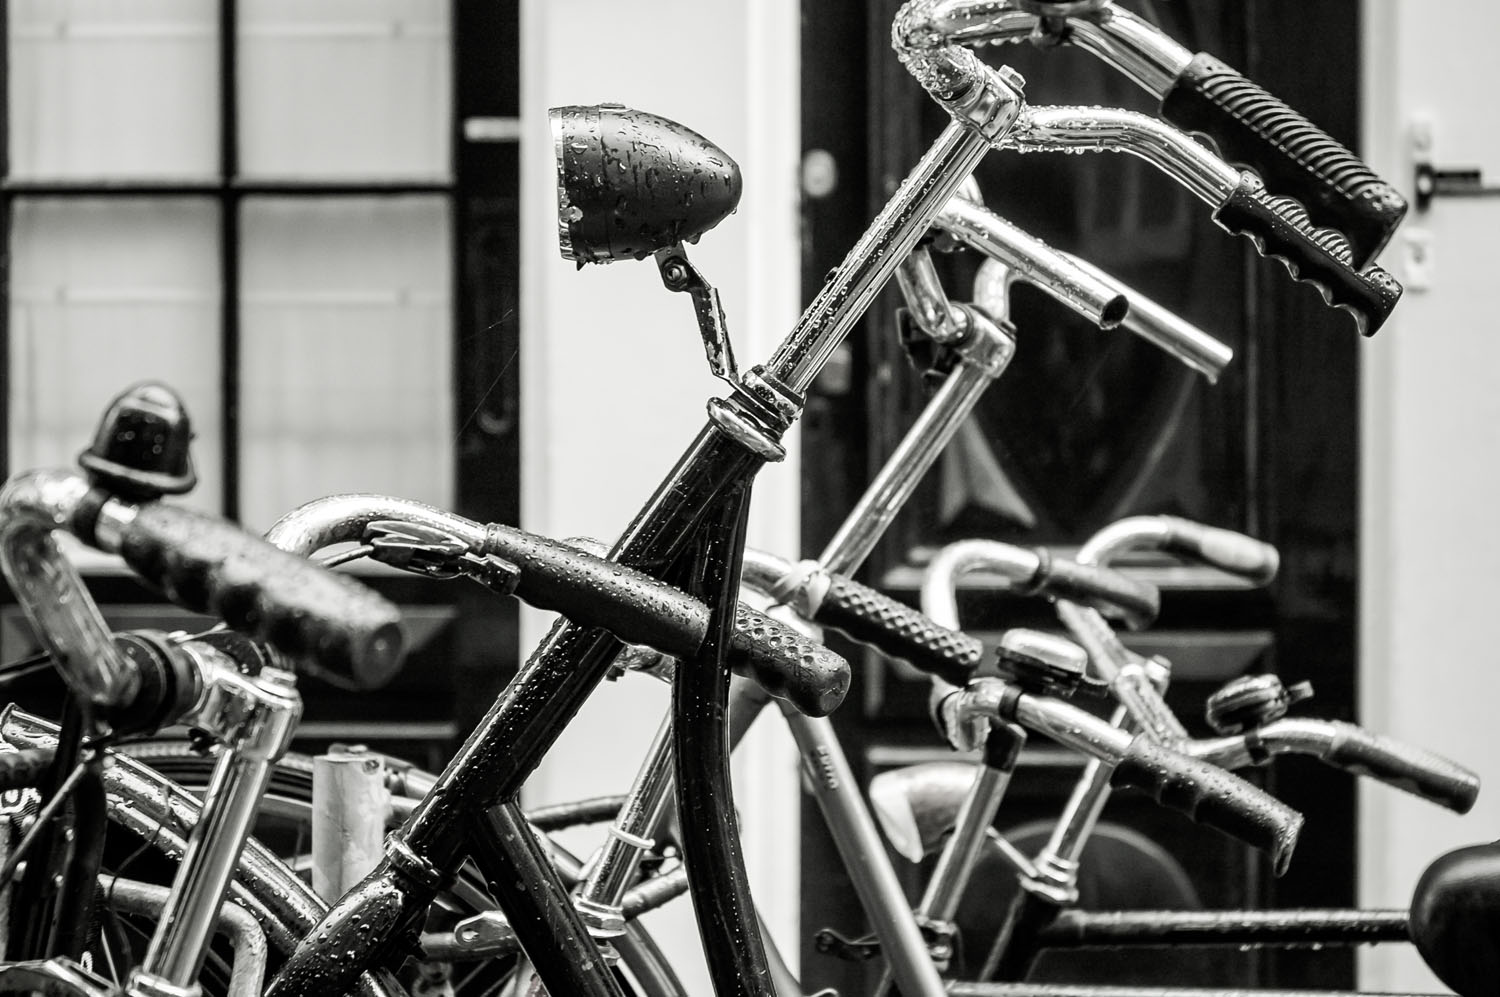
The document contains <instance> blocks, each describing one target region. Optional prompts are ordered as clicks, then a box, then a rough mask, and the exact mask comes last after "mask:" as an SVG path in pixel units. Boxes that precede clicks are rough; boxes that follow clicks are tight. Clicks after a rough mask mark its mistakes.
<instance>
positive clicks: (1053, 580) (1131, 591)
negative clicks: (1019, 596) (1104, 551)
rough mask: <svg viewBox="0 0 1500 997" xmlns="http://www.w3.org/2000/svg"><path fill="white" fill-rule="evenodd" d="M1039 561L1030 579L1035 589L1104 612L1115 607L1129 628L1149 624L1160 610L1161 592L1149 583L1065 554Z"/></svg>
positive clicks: (1046, 557)
mask: <svg viewBox="0 0 1500 997" xmlns="http://www.w3.org/2000/svg"><path fill="white" fill-rule="evenodd" d="M1042 553H1045V552H1042ZM1041 564H1042V567H1041V571H1040V572H1039V573H1038V575H1037V577H1036V578H1035V579H1034V580H1033V581H1032V587H1033V589H1034V590H1035V591H1038V592H1042V593H1045V594H1046V595H1050V596H1053V597H1054V598H1058V599H1071V600H1073V601H1074V602H1082V603H1087V604H1088V605H1091V606H1094V607H1095V608H1096V609H1099V610H1101V611H1104V612H1108V611H1110V610H1111V609H1114V610H1118V611H1119V612H1120V613H1122V614H1123V615H1124V619H1125V625H1126V626H1128V627H1129V628H1130V629H1132V630H1140V629H1142V628H1144V627H1148V626H1150V625H1151V623H1152V621H1154V620H1155V619H1156V614H1157V612H1158V611H1159V610H1160V609H1161V593H1160V592H1159V591H1158V590H1157V588H1156V586H1155V585H1152V584H1151V583H1150V582H1143V581H1141V580H1140V579H1138V578H1131V577H1129V576H1128V575H1123V574H1121V573H1120V572H1118V571H1112V570H1110V569H1109V568H1105V567H1101V566H1099V565H1096V564H1079V563H1078V562H1077V561H1070V560H1068V559H1067V558H1065V557H1049V556H1044V557H1042V559H1041Z"/></svg>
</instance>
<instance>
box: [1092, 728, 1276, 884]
mask: <svg viewBox="0 0 1500 997" xmlns="http://www.w3.org/2000/svg"><path fill="white" fill-rule="evenodd" d="M1110 782H1111V783H1112V784H1113V785H1115V786H1130V787H1133V788H1135V789H1140V790H1143V791H1145V792H1146V793H1147V794H1148V795H1149V796H1151V798H1152V799H1154V800H1156V801H1157V802H1158V803H1160V804H1161V805H1162V806H1164V807H1167V808H1168V809H1170V810H1176V811H1178V812H1180V813H1183V814H1186V815H1187V816H1188V817H1190V818H1192V819H1193V820H1195V821H1197V822H1198V823H1200V824H1206V825H1207V826H1209V827H1212V828H1216V829H1218V830H1220V831H1223V832H1224V833H1226V834H1229V835H1231V836H1233V837H1236V838H1238V839H1240V840H1241V841H1243V842H1245V843H1246V844H1248V845H1251V846H1252V847H1255V848H1258V849H1260V850H1261V851H1263V852H1265V853H1266V854H1268V855H1269V856H1270V857H1271V864H1272V868H1273V869H1274V870H1275V871H1276V875H1278V876H1279V875H1281V874H1282V873H1284V872H1285V871H1286V867H1287V863H1288V862H1290V861H1291V858H1292V849H1293V848H1295V847H1296V844H1297V835H1298V834H1299V833H1300V832H1301V830H1302V815H1301V814H1299V813H1297V811H1295V810H1293V809H1292V808H1291V807H1288V806H1287V805H1286V804H1285V803H1282V802H1281V801H1280V800H1278V799H1276V798H1275V797H1274V796H1271V795H1270V794H1269V793H1266V792H1265V791H1264V790H1261V789H1258V788H1256V787H1255V786H1252V785H1251V784H1250V783H1248V782H1246V781H1245V780H1244V779H1241V778H1240V777H1239V776H1237V775H1234V774H1233V773H1231V772H1226V771H1225V770H1224V769H1221V768H1219V767H1217V766H1215V765H1210V764H1209V763H1207V762H1204V761H1200V760H1199V759H1197V758H1190V757H1188V756H1187V755H1184V754H1182V753H1180V752H1177V751H1173V750H1172V749H1171V748H1168V747H1165V746H1163V745H1160V744H1157V743H1155V742H1154V741H1152V740H1150V739H1149V738H1148V737H1146V736H1145V735H1144V734H1141V735H1137V736H1136V737H1135V738H1133V739H1132V740H1131V742H1130V747H1129V748H1127V749H1126V751H1125V756H1124V757H1123V758H1121V759H1120V761H1119V763H1118V764H1117V765H1116V766H1115V769H1114V772H1113V773H1112V775H1111V776H1110Z"/></svg>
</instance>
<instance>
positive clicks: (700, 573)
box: [268, 77, 1020, 997]
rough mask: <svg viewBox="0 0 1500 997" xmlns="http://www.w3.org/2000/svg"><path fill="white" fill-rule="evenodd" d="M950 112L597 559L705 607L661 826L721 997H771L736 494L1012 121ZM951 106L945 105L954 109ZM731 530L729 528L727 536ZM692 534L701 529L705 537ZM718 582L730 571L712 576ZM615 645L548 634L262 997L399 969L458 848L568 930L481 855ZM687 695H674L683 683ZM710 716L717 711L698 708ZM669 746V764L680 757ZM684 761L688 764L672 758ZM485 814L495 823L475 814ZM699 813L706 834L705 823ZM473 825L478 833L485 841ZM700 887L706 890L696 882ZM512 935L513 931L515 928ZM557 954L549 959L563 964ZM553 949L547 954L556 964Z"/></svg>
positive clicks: (542, 891)
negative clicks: (755, 881) (737, 751)
mask: <svg viewBox="0 0 1500 997" xmlns="http://www.w3.org/2000/svg"><path fill="white" fill-rule="evenodd" d="M947 96H948V97H949V98H950V99H953V100H955V101H956V102H960V103H961V106H960V108H959V110H956V111H955V112H954V121H952V122H951V123H950V124H949V125H948V127H947V128H946V129H945V130H944V132H943V133H942V135H941V136H939V138H938V139H937V141H936V142H934V143H933V145H932V147H931V148H930V149H929V150H928V151H927V153H926V155H924V156H923V158H922V160H921V161H920V162H919V163H918V164H917V166H916V167H915V168H914V169H913V170H912V173H911V175H910V176H908V177H907V179H906V181H905V182H904V183H903V184H902V185H901V187H900V189H899V190H897V192H896V193H895V194H894V195H893V196H892V198H891V200H890V202H889V203H887V205H886V206H885V208H884V209H883V210H882V211H881V212H880V214H879V215H878V216H876V218H875V220H874V221H873V222H872V223H871V225H870V228H869V229H868V230H866V233H865V235H864V236H863V237H862V238H861V239H860V241H859V242H858V243H857V244H856V245H855V246H854V248H853V249H852V250H850V252H849V255H848V256H847V257H846V258H845V259H844V262H843V263H841V264H840V265H839V267H838V268H837V269H836V270H835V271H834V272H833V273H832V274H831V275H830V277H829V280H828V282H827V283H826V284H825V285H824V286H823V289H822V290H821V291H820V292H819V294H818V295H817V297H816V298H814V300H813V301H812V303H811V304H810V305H809V306H808V308H807V310H806V311H805V312H804V313H803V315H802V317H801V319H800V320H799V321H798V323H797V326H796V327H795V328H794V329H793V330H792V332H791V333H790V334H789V335H788V337H787V338H786V340H785V341H784V342H783V343H782V345H781V346H780V347H779V348H778V349H777V351H776V353H775V354H774V355H773V356H772V357H771V359H770V360H769V361H768V362H767V364H766V365H765V367H762V368H756V369H754V370H752V371H750V372H749V373H748V374H746V375H745V377H744V378H743V379H742V382H741V384H740V385H739V386H738V387H737V388H736V390H735V391H734V393H733V394H732V395H731V396H730V397H729V398H728V399H722V400H719V399H716V400H714V401H712V402H710V404H709V415H710V421H709V424H708V425H707V426H706V427H704V429H703V430H702V431H701V432H700V433H699V434H698V437H697V439H696V440H695V441H694V442H693V444H692V445H691V446H690V447H689V449H688V451H687V453H686V454H685V455H684V456H683V457H682V458H681V459H680V460H679V461H678V463H677V465H676V467H675V468H673V470H672V472H671V473H670V474H669V475H668V476H667V478H666V480H665V481H664V482H663V483H662V485H661V486H660V487H659V488H658V489H657V491H656V493H655V494H654V495H653V496H652V497H651V499H650V500H649V501H648V502H647V504H646V505H645V507H644V508H643V509H642V510H641V512H640V513H639V514H638V515H637V516H636V517H635V519H634V520H633V521H632V523H631V524H630V526H629V527H628V528H627V529H626V531H625V533H624V534H623V536H622V537H621V539H620V540H619V542H618V543H617V544H616V545H615V548H614V549H613V550H612V551H611V558H612V559H613V560H616V561H619V562H620V563H622V564H625V565H628V566H629V567H632V568H636V569H638V570H641V571H645V572H647V573H648V574H651V575H653V576H655V577H659V578H673V579H674V580H684V579H686V580H689V581H690V583H692V587H695V588H697V589H698V590H699V591H698V593H697V594H700V595H702V596H704V597H706V598H708V599H709V600H710V602H711V604H712V605H713V606H715V607H716V609H715V612H714V614H713V625H712V626H711V627H710V632H709V634H708V635H707V637H706V639H705V641H704V645H703V646H704V650H703V651H702V652H701V653H700V655H699V658H698V660H696V661H693V662H684V663H683V664H682V666H681V668H680V669H679V675H683V676H684V677H683V678H682V680H681V681H680V682H679V684H678V688H677V690H676V693H675V695H674V724H676V725H678V726H679V729H678V731H677V732H676V734H674V736H675V737H677V739H678V746H679V749H680V750H679V751H678V758H679V770H678V779H677V796H678V806H679V812H680V813H682V814H684V815H695V817H694V819H695V820H697V819H700V818H702V819H703V821H704V822H703V824H702V826H695V827H691V828H690V829H689V834H688V835H687V837H689V838H697V839H698V841H696V842H695V843H694V844H693V845H692V846H691V847H685V849H684V852H685V856H686V858H687V862H688V869H689V873H690V877H691V878H692V880H693V892H694V896H695V900H696V901H697V903H696V911H697V915H698V922H699V932H700V934H701V935H702V940H703V944H704V948H705V951H706V952H708V953H709V954H710V971H711V973H712V976H713V982H714V988H715V991H716V992H717V993H718V994H720V995H721V997H728V995H731V994H736V995H744V997H751V995H755V997H774V993H773V991H772V989H771V984H770V982H769V981H770V975H769V971H768V969H767V967H766V960H765V955H764V951H763V947H762V945H761V943H760V933H759V928H758V925H757V924H756V921H755V917H754V913H753V910H752V909H750V907H749V903H748V901H749V890H748V887H747V885H746V879H745V874H744V869H743V865H742V863H741V862H740V856H739V845H738V841H737V839H736V838H735V836H734V825H733V818H732V816H729V817H727V819H726V817H725V815H732V813H733V807H732V806H731V805H729V801H730V793H729V786H728V784H727V778H726V775H727V762H726V760H725V759H724V758H723V757H719V758H716V759H713V760H712V761H711V762H710V761H708V760H706V759H705V757H704V756H706V755H708V754H709V753H712V752H717V753H718V754H719V755H725V754H727V752H726V751H725V750H724V749H723V748H722V747H720V746H722V745H724V744H725V734H724V730H723V725H724V722H725V710H724V709H723V706H722V703H723V692H722V691H721V690H719V689H718V688H717V687H715V688H710V684H711V683H718V684H722V683H723V682H724V681H727V675H725V674H722V673H723V667H722V661H721V660H720V659H721V657H722V653H721V647H722V645H723V644H724V639H725V637H726V635H727V631H726V629H725V627H726V624H727V622H728V620H729V619H730V614H729V612H727V611H725V608H724V607H726V606H729V607H731V608H732V605H733V598H732V596H733V593H734V591H735V588H736V582H735V579H737V577H738V570H737V569H738V565H739V561H740V557H741V556H742V549H743V548H742V544H743V516H744V509H745V504H746V503H747V502H748V499H749V490H750V485H751V482H752V481H753V479H754V476H755V474H756V472H757V471H758V470H759V469H760V467H761V466H762V465H763V464H764V463H765V462H766V461H767V460H770V459H777V456H778V452H779V450H780V447H779V440H780V438H781V436H782V434H783V433H785V431H786V430H787V429H788V428H789V427H790V426H791V424H792V422H793V421H795V419H796V417H797V416H798V415H799V414H800V411H801V406H802V392H804V391H805V390H806V389H807V387H808V386H809V385H810V384H811V383H812V380H813V378H814V377H815V376H816V375H817V373H818V371H819V370H820V369H821V367H822V365H823V363H824V362H825V361H826V360H827V358H828V356H829V355H830V354H831V353H832V352H833V350H834V348H835V347H836V346H837V345H838V344H839V343H840V342H841V341H842V340H843V338H844V337H845V336H846V335H847V334H848V332H849V330H850V328H852V327H853V325H854V322H855V321H856V320H857V319H858V318H859V316H860V315H861V314H863V312H864V310H865V308H866V307H867V306H868V305H869V303H870V302H871V301H872V300H873V299H874V297H875V295H876V294H877V293H878V292H879V291H880V289H881V288H882V287H883V286H884V285H885V283H886V282H887V281H888V280H889V279H890V277H891V275H892V274H893V273H894V271H895V268H896V266H897V264H898V263H899V262H900V261H901V260H903V259H905V258H906V255H907V253H909V252H910V251H911V249H912V247H913V246H914V245H915V244H916V242H917V240H918V239H919V238H920V237H921V236H922V235H923V234H924V233H925V232H926V231H927V229H928V227H929V226H930V224H931V223H932V220H933V218H934V217H936V215H937V213H938V211H939V210H940V209H941V208H942V206H943V205H944V204H946V203H947V201H948V199H949V198H950V197H952V196H953V194H954V193H955V191H956V190H957V189H958V186H959V185H960V184H961V183H962V182H963V181H964V180H965V179H967V178H968V176H969V175H970V174H971V173H972V172H973V170H974V167H975V166H977V165H978V163H979V161H980V160H981V159H982V158H983V157H984V154H985V152H986V151H988V149H989V148H990V145H991V141H992V139H993V138H995V137H996V135H997V134H998V133H999V132H1001V131H1003V130H1004V129H1005V128H1007V127H1009V124H1010V123H1011V122H1012V121H1014V119H1015V116H1016V113H1017V112H1018V111H1019V108H1020V98H1019V95H1018V94H1016V93H1015V92H1014V91H1012V90H1010V89H1009V88H1008V87H1007V86H1006V85H1005V84H1004V83H1002V82H999V81H998V80H996V79H994V78H992V77H985V78H981V79H977V80H975V81H974V84H973V86H972V87H971V88H969V89H967V90H963V91H961V92H960V93H959V94H957V95H954V94H949V95H947ZM960 98H962V100H961V101H960V100H959V99H960ZM737 524H738V525H737ZM705 527H706V528H705ZM730 569H735V570H730ZM619 648H620V644H619V642H618V641H617V640H615V638H613V637H612V636H611V635H610V634H608V633H607V632H605V631H602V630H597V629H588V628H585V627H581V626H577V625H574V624H572V623H568V622H563V621H560V622H559V623H558V624H557V625H555V626H554V627H553V629H552V631H551V633H550V634H549V635H548V637H547V639H546V640H545V641H544V642H543V643H542V644H541V645H540V646H539V647H538V648H537V650H536V651H535V652H534V653H533V654H532V656H531V658H530V659H529V660H528V661H527V662H526V664H525V665H524V666H523V667H522V669H521V671H520V673H519V674H518V675H517V676H516V678H515V679H514V680H513V681H512V682H511V683H510V684H509V685H508V686H507V687H506V689H505V690H504V691H503V692H502V693H501V694H500V696H499V697H498V698H497V699H496V701H495V703H494V705H493V706H492V707H491V708H490V710H489V712H488V713H487V714H486V715H485V717H484V719H483V720H481V721H480V723H479V726H478V727H477V728H476V729H475V730H474V732H473V733H472V734H471V735H470V736H469V738H468V740H467V741H466V742H465V743H464V745H463V747H462V748H460V749H459V752H458V754H457V755H455V757H454V758H453V760H452V761H450V762H449V763H448V766H447V768H445V769H444V771H443V773H442V775H440V776H439V777H438V780H437V783H436V785H435V787H434V789H433V791H432V792H431V793H429V794H428V795H427V796H426V797H425V798H424V799H423V801H422V803H421V804H420V805H419V806H418V807H417V809H416V810H415V811H413V813H412V815H411V817H410V818H408V820H407V822H406V824H405V825H404V826H403V827H402V828H401V829H400V830H399V831H397V832H395V833H394V834H392V835H391V836H390V838H388V839H387V846H386V856H385V858H384V859H382V861H381V862H380V864H379V865H378V866H377V867H376V868H375V870H374V871H373V872H371V873H370V875H369V876H367V877H366V878H365V879H364V880H363V881H362V882H361V883H360V884H359V885H358V886H356V887H355V888H354V889H352V890H351V891H350V892H349V893H347V894H345V895H344V897H342V898H341V899H340V900H339V902H338V903H336V904H335V905H334V907H333V909H332V910H331V911H330V912H329V913H328V915H327V916H326V917H325V918H324V919H323V922H322V923H321V924H320V925H319V927H318V928H317V929H316V930H315V931H313V932H311V933H310V934H309V935H308V936H307V938H305V939H304V940H303V942H302V943H301V944H300V945H299V946H298V949H297V951H296V953H295V954H294V955H293V956H292V958H291V959H290V960H288V962H287V964H286V965H285V967H284V968H283V969H282V971H281V973H280V974H279V975H278V976H277V978H276V980H275V981H274V982H273V984H272V986H271V988H270V989H269V990H268V994H270V995H271V997H294V995H296V997H304V995H307V997H310V995H314V994H342V993H345V992H347V991H348V990H349V989H351V988H352V987H353V986H354V984H355V982H356V980H357V979H358V977H359V975H360V973H361V972H362V971H364V970H365V969H367V968H371V967H374V966H377V965H381V964H383V963H386V962H388V961H390V960H393V959H397V958H400V957H401V956H402V955H404V954H405V944H406V943H407V942H408V941H409V939H410V938H411V936H412V933H413V931H414V929H415V928H416V927H417V926H418V922H419V920H420V918H421V917H422V915H423V914H424V912H425V911H426V909H427V907H428V904H429V903H430V902H431V901H432V900H433V898H434V897H435V896H436V895H437V892H438V891H439V890H440V889H441V888H442V887H443V886H444V885H445V883H447V882H448V881H449V880H450V879H451V878H452V876H453V875H454V874H455V871H456V870H457V868H458V866H459V865H460V863H461V862H462V859H463V856H464V853H465V851H466V845H469V844H471V843H472V842H473V840H475V839H476V838H479V839H482V840H483V841H484V845H483V847H482V848H479V849H477V850H476V853H475V854H474V858H475V860H476V861H478V862H480V863H482V868H483V871H484V872H485V875H486V877H487V878H489V879H490V880H492V881H494V882H502V881H504V882H510V883H516V882H521V883H526V884H529V885H530V886H531V887H532V888H529V889H506V890H503V891H502V892H503V893H504V896H497V898H496V899H497V900H499V901H500V902H501V907H502V909H503V910H504V912H505V914H506V917H507V919H508V920H509V921H510V922H511V923H512V924H513V925H516V926H517V932H518V934H520V933H521V932H522V930H523V929H522V928H521V927H520V926H521V925H528V926H532V925H540V926H546V928H547V930H548V934H547V936H546V937H547V938H549V939H551V938H556V937H559V935H561V936H562V937H564V938H566V939H568V940H569V943H571V941H572V940H576V939H578V938H579V937H581V936H580V935H579V932H581V931H584V929H583V926H582V924H581V923H580V922H579V919H578V917H577V915H576V913H575V912H574V911H573V909H572V907H571V905H570V904H567V903H561V902H560V899H561V898H563V897H565V895H566V893H565V891H564V890H563V888H562V884H561V883H560V881H558V880H557V874H556V872H555V871H554V870H553V869H552V868H551V866H550V863H548V862H547V860H546V857H545V856H544V855H541V854H540V850H539V849H536V848H534V847H532V846H531V844H530V843H528V842H527V840H526V835H522V834H519V833H517V834H516V835H513V836H511V837H509V838H506V837H503V836H502V837H500V838H499V840H496V839H495V837H494V834H493V832H496V831H499V830H503V829H504V828H505V827H508V826H510V827H513V826H514V821H513V812H512V811H511V810H510V809H509V808H513V806H514V802H515V799H516V797H517V794H518V793H519V792H520V790H521V786H522V784H523V783H524V781H525V780H526V777H527V776H529V775H530V774H531V772H532V771H533V770H534V769H535V767H536V765H537V764H538V763H539V762H540V761H541V759H542V757H543V755H545V753H546V752H547V750H548V749H549V748H550V747H551V746H552V744H553V743H554V742H555V741H556V739H557V737H558V736H559V734H560V733H561V732H562V730H563V729H564V728H565V727H566V726H567V725H568V723H569V722H570V721H571V720H572V719H573V717H574V716H575V715H576V714H577V712H578V710H579V709H580V708H581V707H582V705H583V703H584V700H586V699H587V698H588V696H589V695H590V694H591V693H592V692H593V690H594V688H595V686H597V685H598V684H599V683H600V682H601V681H602V680H603V679H604V677H605V675H606V674H607V673H608V670H609V666H610V664H611V662H612V661H613V659H614V656H615V654H616V653H617V652H618V650H619ZM689 683H690V684H689ZM716 702H717V704H718V705H715V703H716ZM683 748H686V749H687V750H681V749H683ZM693 755H697V756H698V758H697V759H696V760H694V761H693V762H691V763H687V764H685V763H683V762H682V759H684V758H692V757H693ZM496 807H499V808H501V810H500V812H498V813H496V812H491V813H489V814H488V815H487V814H486V812H487V811H491V810H492V808H496ZM709 814H714V815H716V817H715V819H713V820H711V821H710V820H707V815H709ZM487 827H488V830H487ZM705 873H706V874H707V877H706V878H705ZM526 930H529V929H526ZM532 939H533V941H534V944H532V945H527V944H526V938H525V936H522V944H523V948H525V949H527V954H528V956H529V957H530V958H531V959H532V962H533V964H534V965H536V966H537V969H538V972H539V975H540V976H541V979H542V982H543V983H544V984H545V985H546V987H547V988H548V990H549V991H550V992H552V993H558V994H561V993H584V994H590V995H599V997H603V995H606V994H613V993H614V992H615V990H614V984H613V981H612V980H611V979H602V980H601V977H603V978H607V977H608V976H609V974H608V973H601V972H599V968H598V967H597V966H595V965H593V960H577V959H569V958H562V957H548V956H547V954H546V953H545V952H544V951H540V950H539V948H538V947H539V946H540V947H541V948H542V949H545V948H546V947H547V946H548V945H553V944H554V943H552V942H550V941H549V942H546V943H545V944H544V943H543V936H542V934H541V932H540V930H539V929H538V933H537V934H535V935H533V936H532ZM565 947H566V945H562V946H556V949H563V948H565ZM556 949H555V950H556Z"/></svg>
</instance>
